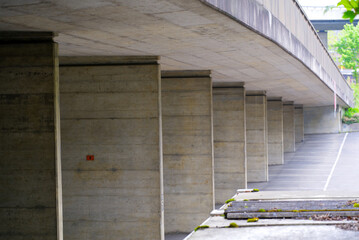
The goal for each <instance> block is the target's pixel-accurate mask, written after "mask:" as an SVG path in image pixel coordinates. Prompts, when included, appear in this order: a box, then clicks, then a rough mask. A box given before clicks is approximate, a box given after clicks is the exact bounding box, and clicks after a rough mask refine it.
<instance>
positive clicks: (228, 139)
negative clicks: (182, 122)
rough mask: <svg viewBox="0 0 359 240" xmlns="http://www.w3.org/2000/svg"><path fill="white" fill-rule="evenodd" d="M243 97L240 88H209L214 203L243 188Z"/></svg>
mask: <svg viewBox="0 0 359 240" xmlns="http://www.w3.org/2000/svg"><path fill="white" fill-rule="evenodd" d="M245 94H246V93H245V89H244V88H243V87H237V88H213V133H214V176H215V177H214V182H215V193H216V198H215V201H216V203H224V202H225V201H226V200H227V199H229V198H231V197H232V196H233V195H234V194H235V191H236V189H238V188H247V174H246V167H247V158H246V111H245V107H246V106H245V96H246V95H245Z"/></svg>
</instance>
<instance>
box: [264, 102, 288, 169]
mask: <svg viewBox="0 0 359 240" xmlns="http://www.w3.org/2000/svg"><path fill="white" fill-rule="evenodd" d="M267 122H268V123H267V124H268V164H269V165H277V164H283V163H284V152H283V102H282V98H270V99H268V101H267Z"/></svg>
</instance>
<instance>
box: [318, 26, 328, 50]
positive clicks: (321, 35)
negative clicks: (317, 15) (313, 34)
mask: <svg viewBox="0 0 359 240" xmlns="http://www.w3.org/2000/svg"><path fill="white" fill-rule="evenodd" d="M318 35H319V38H320V40H321V41H322V43H323V45H324V46H325V47H326V48H328V31H326V30H320V31H319V32H318Z"/></svg>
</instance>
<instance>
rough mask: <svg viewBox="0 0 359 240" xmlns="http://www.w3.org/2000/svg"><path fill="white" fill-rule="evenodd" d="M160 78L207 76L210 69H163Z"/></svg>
mask: <svg viewBox="0 0 359 240" xmlns="http://www.w3.org/2000/svg"><path fill="white" fill-rule="evenodd" d="M161 77H162V78H208V77H211V70H164V71H161Z"/></svg>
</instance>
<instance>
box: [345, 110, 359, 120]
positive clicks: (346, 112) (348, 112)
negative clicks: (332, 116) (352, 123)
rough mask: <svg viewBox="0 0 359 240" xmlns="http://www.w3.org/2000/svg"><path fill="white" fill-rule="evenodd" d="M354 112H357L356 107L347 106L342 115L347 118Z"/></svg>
mask: <svg viewBox="0 0 359 240" xmlns="http://www.w3.org/2000/svg"><path fill="white" fill-rule="evenodd" d="M356 113H359V109H358V108H348V109H346V110H345V113H344V116H346V117H348V118H352V117H354V115H355V114H356Z"/></svg>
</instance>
